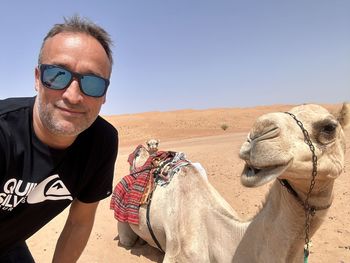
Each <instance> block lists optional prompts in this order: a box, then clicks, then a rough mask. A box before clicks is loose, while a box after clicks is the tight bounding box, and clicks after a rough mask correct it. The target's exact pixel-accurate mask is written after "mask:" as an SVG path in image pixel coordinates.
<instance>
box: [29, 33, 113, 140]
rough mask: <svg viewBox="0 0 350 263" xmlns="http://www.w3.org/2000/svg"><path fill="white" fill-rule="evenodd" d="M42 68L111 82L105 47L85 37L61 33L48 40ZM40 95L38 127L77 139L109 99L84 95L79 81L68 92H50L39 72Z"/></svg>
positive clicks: (69, 87)
mask: <svg viewBox="0 0 350 263" xmlns="http://www.w3.org/2000/svg"><path fill="white" fill-rule="evenodd" d="M41 63H42V64H53V65H58V66H62V67H64V68H66V69H68V70H71V71H73V72H77V73H80V74H95V75H97V76H101V77H103V78H107V79H108V78H109V76H110V73H111V64H110V61H109V59H108V57H107V54H106V52H105V50H104V49H103V47H102V46H101V44H100V43H99V42H98V41H97V40H96V39H95V38H93V37H91V36H89V35H86V34H83V33H70V32H64V33H59V34H57V35H55V36H53V37H52V38H49V39H47V40H46V42H45V44H44V46H43V49H42V59H41ZM35 89H36V90H37V92H38V96H37V101H36V107H37V109H36V110H37V113H38V114H37V115H38V116H36V115H35V114H34V124H35V125H36V126H38V127H41V128H42V129H45V130H47V131H48V132H49V133H50V134H51V136H52V135H61V136H77V135H78V134H79V133H81V132H82V131H84V130H85V129H87V128H88V127H89V126H90V125H91V124H92V123H93V122H94V121H95V119H96V118H97V116H98V114H99V112H100V109H101V106H102V104H103V103H104V102H105V95H104V96H103V97H100V98H94V97H89V96H87V95H85V94H83V93H82V92H81V90H80V88H79V83H78V81H77V80H76V79H74V80H73V81H72V83H71V84H70V85H69V86H68V87H67V88H66V89H64V90H53V89H49V88H46V87H45V86H43V84H42V83H41V81H40V72H39V70H38V69H36V70H35Z"/></svg>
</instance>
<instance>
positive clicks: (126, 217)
mask: <svg viewBox="0 0 350 263" xmlns="http://www.w3.org/2000/svg"><path fill="white" fill-rule="evenodd" d="M140 147H143V146H142V145H141V146H140V145H139V146H137V148H136V149H135V150H134V151H133V152H132V153H131V154H130V155H129V158H128V162H129V164H130V165H132V163H133V160H134V158H135V157H136V156H137V151H138V150H139V148H140ZM189 163H190V161H188V160H186V157H185V155H184V154H183V153H177V152H172V151H158V152H157V153H154V154H152V155H151V156H149V157H148V159H147V160H146V162H145V163H144V164H143V165H142V166H141V167H137V168H134V169H132V170H131V172H130V174H128V175H126V176H124V177H123V178H122V179H121V180H120V181H119V183H118V184H117V185H116V186H115V188H114V191H113V194H112V198H111V202H110V209H111V210H114V217H115V219H117V220H118V221H120V222H128V223H131V224H139V208H140V206H141V205H143V204H146V203H147V202H148V195H149V194H150V193H151V192H152V191H153V190H154V188H155V185H156V184H157V185H161V186H166V185H167V184H168V183H170V181H171V178H172V177H173V175H174V174H176V173H177V172H178V171H179V169H180V168H181V167H182V166H185V165H188V164H189Z"/></svg>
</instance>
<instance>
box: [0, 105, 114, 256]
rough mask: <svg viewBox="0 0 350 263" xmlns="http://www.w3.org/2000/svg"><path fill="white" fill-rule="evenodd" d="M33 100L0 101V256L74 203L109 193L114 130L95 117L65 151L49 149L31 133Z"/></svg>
mask: <svg viewBox="0 0 350 263" xmlns="http://www.w3.org/2000/svg"><path fill="white" fill-rule="evenodd" d="M34 100H35V98H12V99H6V100H0V254H1V253H3V252H5V251H6V250H8V249H9V248H10V247H11V246H13V245H14V244H16V243H18V242H22V241H24V240H26V239H27V238H28V237H30V236H31V235H33V234H34V233H35V232H36V231H37V230H39V229H40V228H41V227H42V226H44V225H45V224H46V223H47V222H49V221H50V220H51V219H52V218H54V217H55V216H56V215H57V214H59V213H60V212H61V211H62V210H64V209H65V208H66V207H67V206H68V205H69V204H70V203H71V202H72V201H73V199H74V198H77V199H78V200H80V201H81V202H85V203H92V202H96V201H99V200H101V199H103V198H106V197H108V196H109V195H110V194H111V192H112V181H113V174H114V164H115V160H116V157H117V151H118V133H117V130H116V129H115V128H114V127H113V126H112V125H111V124H109V123H108V122H107V121H105V120H104V119H103V118H101V117H100V116H98V117H97V119H96V120H95V122H94V123H93V124H92V125H91V126H90V127H89V128H88V129H87V130H85V131H84V132H82V133H81V134H79V136H78V137H77V139H76V140H75V141H74V143H73V144H72V145H71V146H70V147H68V148H67V149H64V150H57V149H53V148H50V147H48V146H47V145H45V144H43V143H42V142H41V141H40V140H39V139H38V138H37V137H36V135H35V133H34V130H33V124H32V120H33V105H34Z"/></svg>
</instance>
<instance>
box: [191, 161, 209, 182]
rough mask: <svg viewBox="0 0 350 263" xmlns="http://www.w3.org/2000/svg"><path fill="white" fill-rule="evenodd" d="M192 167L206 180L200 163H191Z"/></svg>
mask: <svg viewBox="0 0 350 263" xmlns="http://www.w3.org/2000/svg"><path fill="white" fill-rule="evenodd" d="M192 165H193V166H194V167H195V168H196V169H197V171H198V172H199V173H200V175H201V176H202V177H203V178H204V179H206V180H208V176H207V172H206V171H205V169H204V167H203V166H202V165H201V164H200V163H192Z"/></svg>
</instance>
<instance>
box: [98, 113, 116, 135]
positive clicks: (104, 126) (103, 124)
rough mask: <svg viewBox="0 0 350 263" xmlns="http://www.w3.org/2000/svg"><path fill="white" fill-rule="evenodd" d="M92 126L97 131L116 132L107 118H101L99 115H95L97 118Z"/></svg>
mask: <svg viewBox="0 0 350 263" xmlns="http://www.w3.org/2000/svg"><path fill="white" fill-rule="evenodd" d="M93 127H94V128H95V129H98V130H99V131H104V132H110V133H114V134H118V131H117V129H116V128H115V127H114V126H113V125H112V124H111V123H109V122H108V121H107V120H105V119H104V118H102V117H101V116H97V119H96V120H95V122H94V123H93Z"/></svg>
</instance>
